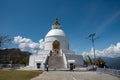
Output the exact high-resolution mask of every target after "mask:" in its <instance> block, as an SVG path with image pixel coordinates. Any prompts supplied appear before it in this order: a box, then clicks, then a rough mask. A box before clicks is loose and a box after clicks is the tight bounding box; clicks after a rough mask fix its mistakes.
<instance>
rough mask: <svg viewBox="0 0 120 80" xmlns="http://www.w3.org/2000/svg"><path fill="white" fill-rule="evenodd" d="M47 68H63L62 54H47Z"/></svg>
mask: <svg viewBox="0 0 120 80" xmlns="http://www.w3.org/2000/svg"><path fill="white" fill-rule="evenodd" d="M48 65H49V69H65V65H64V60H63V56H60V55H51V56H48Z"/></svg>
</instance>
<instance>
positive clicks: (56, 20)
mask: <svg viewBox="0 0 120 80" xmlns="http://www.w3.org/2000/svg"><path fill="white" fill-rule="evenodd" d="M53 25H60V23H59V22H58V17H56V19H55V22H54V23H53Z"/></svg>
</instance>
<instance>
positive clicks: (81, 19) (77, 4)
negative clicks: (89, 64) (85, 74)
mask: <svg viewBox="0 0 120 80" xmlns="http://www.w3.org/2000/svg"><path fill="white" fill-rule="evenodd" d="M56 17H58V19H59V22H60V23H61V27H62V29H63V30H64V32H65V33H66V35H67V37H68V39H69V43H70V49H71V50H73V51H76V52H77V53H78V54H82V53H84V54H90V53H92V52H91V42H90V40H88V39H86V37H87V36H88V35H89V34H91V33H96V37H100V38H99V39H96V40H95V48H96V54H98V55H103V56H108V55H109V56H120V0H0V34H6V35H9V36H10V37H11V38H14V44H13V45H11V46H10V47H19V48H21V49H22V50H30V51H33V52H36V50H39V49H40V48H43V44H44V42H43V40H44V37H45V35H46V34H47V32H48V31H49V30H50V29H51V25H52V24H53V22H54V20H55V18H56Z"/></svg>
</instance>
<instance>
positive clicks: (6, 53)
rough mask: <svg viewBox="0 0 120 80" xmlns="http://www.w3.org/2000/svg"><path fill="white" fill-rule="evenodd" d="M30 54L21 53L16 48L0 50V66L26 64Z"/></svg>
mask: <svg viewBox="0 0 120 80" xmlns="http://www.w3.org/2000/svg"><path fill="white" fill-rule="evenodd" d="M29 55H31V53H29V52H25V51H21V50H20V49H18V48H12V49H4V50H0V64H5V63H10V62H12V64H28V60H29Z"/></svg>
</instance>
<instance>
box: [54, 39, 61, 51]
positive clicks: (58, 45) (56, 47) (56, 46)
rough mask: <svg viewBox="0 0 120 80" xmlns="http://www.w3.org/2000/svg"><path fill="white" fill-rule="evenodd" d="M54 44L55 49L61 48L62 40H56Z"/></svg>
mask: <svg viewBox="0 0 120 80" xmlns="http://www.w3.org/2000/svg"><path fill="white" fill-rule="evenodd" d="M52 45H53V47H52V49H53V50H60V42H59V41H57V40H55V41H54V42H53V44H52Z"/></svg>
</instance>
